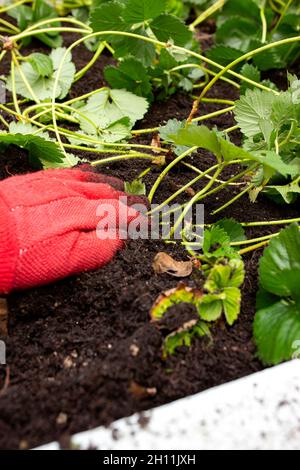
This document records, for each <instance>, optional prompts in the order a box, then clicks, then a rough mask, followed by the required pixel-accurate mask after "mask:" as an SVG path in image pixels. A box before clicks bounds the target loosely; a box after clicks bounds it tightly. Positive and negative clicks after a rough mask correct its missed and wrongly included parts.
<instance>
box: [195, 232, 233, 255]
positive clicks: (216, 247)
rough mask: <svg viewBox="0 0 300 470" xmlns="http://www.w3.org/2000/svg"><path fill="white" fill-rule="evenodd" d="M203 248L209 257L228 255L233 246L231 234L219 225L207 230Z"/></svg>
mask: <svg viewBox="0 0 300 470" xmlns="http://www.w3.org/2000/svg"><path fill="white" fill-rule="evenodd" d="M202 250H203V253H204V255H205V256H206V257H207V258H212V257H213V258H222V257H224V256H226V255H227V254H228V252H230V251H231V247H230V239H229V236H228V235H227V233H226V232H225V230H223V229H222V228H220V227H218V226H217V225H213V226H212V227H211V228H210V229H207V230H205V232H204V241H203V247H202Z"/></svg>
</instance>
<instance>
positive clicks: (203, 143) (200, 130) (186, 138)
mask: <svg viewBox="0 0 300 470" xmlns="http://www.w3.org/2000/svg"><path fill="white" fill-rule="evenodd" d="M170 137H171V138H172V139H173V140H174V142H175V143H176V144H179V145H185V146H187V147H193V146H197V147H201V148H205V149H206V150H209V151H210V152H212V153H213V154H214V155H216V156H217V157H221V148H220V143H219V141H218V137H217V135H216V133H215V132H214V131H211V130H210V129H208V127H206V126H197V125H195V124H190V125H188V126H187V127H184V128H182V129H179V131H178V132H177V134H175V135H170Z"/></svg>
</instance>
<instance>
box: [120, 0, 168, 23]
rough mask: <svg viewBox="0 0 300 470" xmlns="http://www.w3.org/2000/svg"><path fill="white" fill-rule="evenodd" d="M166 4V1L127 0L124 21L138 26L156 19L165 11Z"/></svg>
mask: <svg viewBox="0 0 300 470" xmlns="http://www.w3.org/2000/svg"><path fill="white" fill-rule="evenodd" d="M166 3H167V2H166V0H151V1H149V0H127V2H126V9H125V12H124V20H125V21H126V22H127V23H128V24H136V23H143V22H144V21H147V20H151V19H153V18H156V17H157V16H159V15H160V14H161V13H162V12H163V11H165V9H166Z"/></svg>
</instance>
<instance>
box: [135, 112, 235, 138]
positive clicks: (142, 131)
mask: <svg viewBox="0 0 300 470" xmlns="http://www.w3.org/2000/svg"><path fill="white" fill-rule="evenodd" d="M234 108H235V107H234V106H230V107H228V108H224V109H219V110H218V111H214V112H213V113H208V114H204V115H203V116H199V117H197V118H194V119H193V120H192V122H200V121H206V120H208V119H211V118H214V117H218V116H221V115H222V114H226V113H230V112H231V111H233V110H234ZM236 128H237V129H238V126H236ZM159 130H160V127H152V128H151V129H138V130H133V131H132V134H133V135H142V134H151V133H154V132H158V131H159ZM224 132H225V131H224Z"/></svg>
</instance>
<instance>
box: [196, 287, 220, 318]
mask: <svg viewBox="0 0 300 470" xmlns="http://www.w3.org/2000/svg"><path fill="white" fill-rule="evenodd" d="M198 309H199V315H200V317H201V318H202V320H205V321H208V322H213V321H216V320H218V319H219V318H220V317H221V315H222V311H223V303H222V300H220V294H218V295H215V294H206V295H205V296H204V297H203V299H202V301H201V304H200V306H199V308H198Z"/></svg>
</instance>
